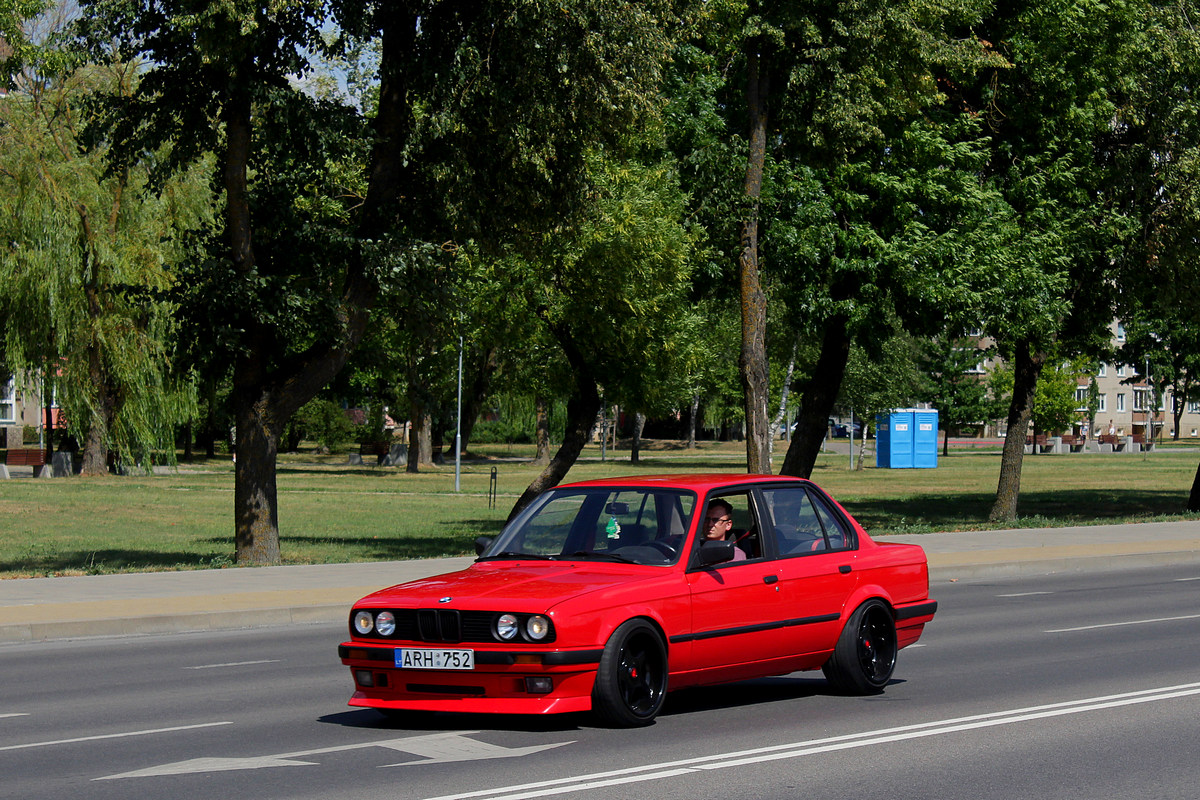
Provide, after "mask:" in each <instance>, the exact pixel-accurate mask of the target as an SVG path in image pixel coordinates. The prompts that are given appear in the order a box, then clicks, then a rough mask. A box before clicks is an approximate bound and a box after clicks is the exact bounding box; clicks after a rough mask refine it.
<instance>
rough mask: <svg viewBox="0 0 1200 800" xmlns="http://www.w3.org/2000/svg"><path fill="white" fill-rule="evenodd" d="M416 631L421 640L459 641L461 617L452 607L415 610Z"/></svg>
mask: <svg viewBox="0 0 1200 800" xmlns="http://www.w3.org/2000/svg"><path fill="white" fill-rule="evenodd" d="M417 632H418V633H419V635H420V638H421V641H423V642H461V641H462V619H461V617H460V615H459V612H458V611H457V610H456V609H452V608H421V609H418V610H417Z"/></svg>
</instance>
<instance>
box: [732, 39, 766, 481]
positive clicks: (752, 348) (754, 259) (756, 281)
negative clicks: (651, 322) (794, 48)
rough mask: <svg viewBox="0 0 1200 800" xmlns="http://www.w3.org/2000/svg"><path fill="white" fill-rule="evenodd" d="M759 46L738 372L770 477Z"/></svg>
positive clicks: (750, 455)
mask: <svg viewBox="0 0 1200 800" xmlns="http://www.w3.org/2000/svg"><path fill="white" fill-rule="evenodd" d="M763 44H764V43H762V42H760V41H759V40H757V39H755V40H751V41H750V42H747V45H748V48H747V49H748V52H747V59H748V61H747V68H748V70H749V77H748V81H747V85H746V105H747V110H748V111H749V116H750V150H749V156H748V158H747V160H746V182H745V192H746V217H745V219H743V220H742V222H741V225H740V231H739V240H740V252H739V255H738V287H739V291H740V295H741V312H742V313H741V318H742V347H741V353H740V355H739V357H738V366H739V368H740V375H741V380H742V392H743V398H744V403H745V410H746V469H747V471H748V472H750V473H767V472H770V471H771V450H770V447H771V441H770V437H771V431H770V425H769V423H768V417H767V404H768V402H769V388H770V387H769V373H768V367H767V344H766V337H767V298H766V295H765V294H764V292H763V290H762V282H761V275H760V272H759V267H760V259H759V251H758V215H759V204H760V198H761V196H762V180H763V166H764V163H765V161H766V150H767V117H768V106H767V97H768V92H769V90H770V81H769V79H768V76H767V69H766V66H767V65H766V64H764V63H763V61H765V60H766V55H765V53H764V52H762V51H763V50H764V49H765V48H764V47H763Z"/></svg>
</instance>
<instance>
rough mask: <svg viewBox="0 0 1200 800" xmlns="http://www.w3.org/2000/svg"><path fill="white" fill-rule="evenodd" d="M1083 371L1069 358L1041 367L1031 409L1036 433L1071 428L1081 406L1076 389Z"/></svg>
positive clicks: (1053, 432)
mask: <svg viewBox="0 0 1200 800" xmlns="http://www.w3.org/2000/svg"><path fill="white" fill-rule="evenodd" d="M1084 374H1086V373H1085V371H1084V370H1083V369H1082V368H1081V367H1080V366H1079V365H1078V364H1075V363H1072V362H1070V361H1060V362H1058V363H1055V364H1054V365H1053V367H1048V368H1044V369H1043V370H1042V374H1041V378H1040V379H1039V380H1038V386H1037V393H1036V394H1035V395H1034V398H1033V409H1032V412H1031V421H1032V423H1033V431H1034V433H1039V432H1042V433H1047V434H1051V435H1053V434H1055V433H1058V432H1060V431H1064V430H1070V429H1071V426H1072V424H1073V423H1074V422H1075V419H1076V417H1077V416H1078V412H1077V411H1076V409H1077V408H1078V406H1079V401H1078V400H1077V399H1076V398H1075V388H1076V387H1077V386H1078V385H1079V378H1080V376H1082V375H1084Z"/></svg>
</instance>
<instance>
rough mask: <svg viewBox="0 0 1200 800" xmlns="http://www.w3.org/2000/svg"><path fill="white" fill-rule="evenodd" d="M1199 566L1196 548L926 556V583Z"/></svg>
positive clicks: (1199, 551) (1199, 552)
mask: <svg viewBox="0 0 1200 800" xmlns="http://www.w3.org/2000/svg"><path fill="white" fill-rule="evenodd" d="M1181 564H1195V565H1198V566H1200V550H1164V551H1160V552H1153V553H1122V554H1118V555H1114V554H1098V555H1090V556H1065V557H1060V558H1041V559H1034V560H994V561H981V560H980V561H973V562H971V563H953V559H951V558H946V557H942V558H938V557H936V556H930V558H929V581H930V583H938V582H946V581H955V580H969V579H975V578H1015V577H1033V576H1037V575H1055V574H1062V573H1070V572H1120V571H1123V570H1129V569H1145V568H1152V567H1169V566H1178V565H1181Z"/></svg>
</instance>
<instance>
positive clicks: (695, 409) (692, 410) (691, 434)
mask: <svg viewBox="0 0 1200 800" xmlns="http://www.w3.org/2000/svg"><path fill="white" fill-rule="evenodd" d="M699 416H700V393H699V392H697V393H696V394H693V395H692V403H691V405H690V406H688V440H687V449H688V450H695V449H696V419H697V417H699Z"/></svg>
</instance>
